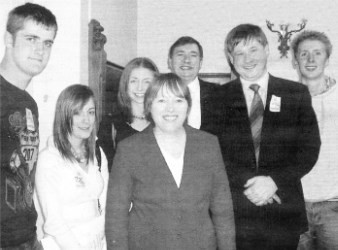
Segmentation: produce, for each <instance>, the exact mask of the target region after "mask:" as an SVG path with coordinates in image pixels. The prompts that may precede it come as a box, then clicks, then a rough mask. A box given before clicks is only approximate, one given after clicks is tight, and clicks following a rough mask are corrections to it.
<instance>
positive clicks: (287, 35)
mask: <svg viewBox="0 0 338 250" xmlns="http://www.w3.org/2000/svg"><path fill="white" fill-rule="evenodd" d="M306 23H307V20H303V22H302V23H299V24H298V26H299V27H300V29H298V30H291V31H289V32H288V33H286V34H285V37H286V38H288V39H289V38H290V37H291V35H292V33H296V32H299V31H301V30H303V29H304V28H305V26H306Z"/></svg>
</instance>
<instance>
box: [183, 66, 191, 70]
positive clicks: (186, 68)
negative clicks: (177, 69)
mask: <svg viewBox="0 0 338 250" xmlns="http://www.w3.org/2000/svg"><path fill="white" fill-rule="evenodd" d="M181 69H182V70H190V69H192V67H190V66H181Z"/></svg>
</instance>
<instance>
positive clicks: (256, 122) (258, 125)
mask: <svg viewBox="0 0 338 250" xmlns="http://www.w3.org/2000/svg"><path fill="white" fill-rule="evenodd" d="M259 87H260V86H259V85H258V84H251V85H250V89H252V90H253V91H254V92H255V95H254V98H253V100H252V104H251V111H250V126H251V134H252V139H253V143H254V147H255V156H256V165H257V166H258V159H259V147H260V143H261V131H262V123H263V113H264V105H263V101H262V99H261V97H260V95H259V93H258V89H259Z"/></svg>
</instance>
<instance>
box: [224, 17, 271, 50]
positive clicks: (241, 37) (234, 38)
mask: <svg viewBox="0 0 338 250" xmlns="http://www.w3.org/2000/svg"><path fill="white" fill-rule="evenodd" d="M253 39H255V40H257V41H258V42H259V43H260V44H262V45H263V46H264V47H265V46H266V45H267V44H268V39H267V38H266V36H265V34H264V32H263V30H262V29H261V28H260V27H259V26H257V25H253V24H240V25H238V26H236V27H235V28H233V29H232V30H231V31H230V32H229V34H228V35H227V37H226V39H225V52H226V54H231V53H232V52H233V51H234V49H235V47H236V46H237V45H238V44H239V43H241V42H244V44H246V43H247V42H250V41H251V40H253Z"/></svg>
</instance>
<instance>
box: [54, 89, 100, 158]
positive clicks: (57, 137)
mask: <svg viewBox="0 0 338 250" xmlns="http://www.w3.org/2000/svg"><path fill="white" fill-rule="evenodd" d="M89 100H93V101H94V104H95V109H96V102H95V97H94V93H93V91H92V90H91V89H90V88H89V87H88V86H85V85H81V84H74V85H71V86H69V87H67V88H66V89H64V90H63V91H62V92H61V94H60V96H59V98H58V100H57V102H56V109H55V118H54V128H53V134H54V144H55V147H56V148H57V149H58V150H59V152H60V154H61V155H62V157H63V158H64V159H67V160H69V161H71V162H75V161H76V159H75V157H74V155H73V154H72V152H71V144H70V142H69V136H70V135H71V134H72V132H73V116H74V114H76V113H77V112H79V111H80V110H82V109H83V107H84V106H85V105H86V104H87V102H88V101H89ZM96 127H97V115H96V112H95V124H94V128H93V131H92V133H91V135H90V137H89V138H88V139H86V140H85V148H86V150H87V152H88V154H87V161H88V160H90V161H93V159H94V155H95V139H96Z"/></svg>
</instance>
